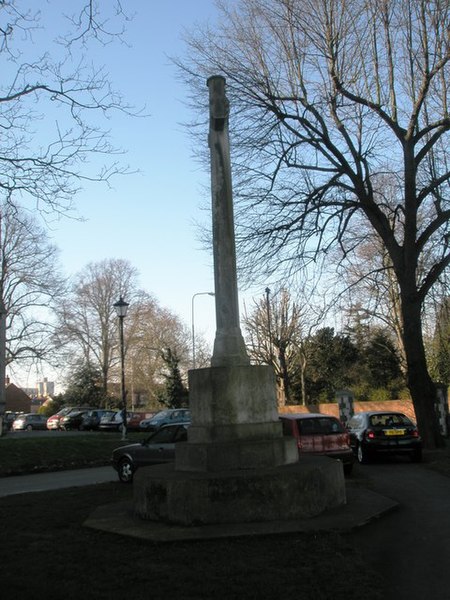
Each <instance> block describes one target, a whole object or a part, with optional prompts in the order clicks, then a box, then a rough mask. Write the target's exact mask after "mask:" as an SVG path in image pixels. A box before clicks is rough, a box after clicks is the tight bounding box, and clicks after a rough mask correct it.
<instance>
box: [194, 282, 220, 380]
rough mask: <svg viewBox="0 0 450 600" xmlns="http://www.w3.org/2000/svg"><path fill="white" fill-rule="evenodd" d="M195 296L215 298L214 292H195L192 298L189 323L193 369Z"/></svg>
mask: <svg viewBox="0 0 450 600" xmlns="http://www.w3.org/2000/svg"><path fill="white" fill-rule="evenodd" d="M196 296H215V294H214V292H197V293H196V294H194V295H193V296H192V309H191V315H192V316H191V323H192V368H193V369H195V330H194V300H195V298H196Z"/></svg>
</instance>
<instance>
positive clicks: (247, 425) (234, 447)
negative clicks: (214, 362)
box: [175, 365, 298, 472]
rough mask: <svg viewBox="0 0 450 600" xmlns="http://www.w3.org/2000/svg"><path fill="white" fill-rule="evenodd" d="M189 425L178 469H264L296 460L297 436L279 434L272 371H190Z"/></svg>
mask: <svg viewBox="0 0 450 600" xmlns="http://www.w3.org/2000/svg"><path fill="white" fill-rule="evenodd" d="M189 389H190V396H191V414H192V425H191V426H190V427H189V430H188V442H187V443H184V444H178V445H177V448H176V453H175V465H176V469H177V470H181V471H211V472H215V471H222V470H234V469H252V468H258V467H259V468H266V467H275V466H279V465H285V464H289V463H294V462H297V460H298V451H297V446H296V443H295V440H294V439H293V438H286V437H284V436H283V434H282V429H281V424H280V422H279V420H278V414H277V409H276V398H275V380H274V374H273V370H272V369H271V368H270V367H267V366H250V365H248V366H238V367H211V368H208V369H197V370H195V371H190V372H189Z"/></svg>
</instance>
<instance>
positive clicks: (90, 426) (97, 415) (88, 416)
mask: <svg viewBox="0 0 450 600" xmlns="http://www.w3.org/2000/svg"><path fill="white" fill-rule="evenodd" d="M114 414H115V411H114V410H106V409H99V408H94V409H92V410H88V411H87V412H85V413H84V414H83V418H82V421H81V429H82V430H84V431H96V430H98V429H99V427H100V421H101V419H102V418H103V417H112V415H114Z"/></svg>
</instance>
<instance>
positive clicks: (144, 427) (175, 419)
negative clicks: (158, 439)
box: [139, 408, 191, 431]
mask: <svg viewBox="0 0 450 600" xmlns="http://www.w3.org/2000/svg"><path fill="white" fill-rule="evenodd" d="M190 422H191V411H190V410H189V409H188V408H168V409H167V410H160V411H159V412H157V413H156V415H153V417H151V418H150V419H144V420H143V421H141V422H140V424H139V429H140V431H156V430H157V429H159V428H160V427H162V426H163V425H169V424H171V423H190Z"/></svg>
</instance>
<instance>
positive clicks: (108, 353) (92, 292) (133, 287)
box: [55, 259, 140, 391]
mask: <svg viewBox="0 0 450 600" xmlns="http://www.w3.org/2000/svg"><path fill="white" fill-rule="evenodd" d="M139 296H140V292H139V291H138V290H137V271H136V269H134V268H133V267H132V266H131V265H130V263H129V262H128V261H126V260H122V259H108V260H103V261H100V262H97V263H90V264H88V265H87V266H86V267H85V269H84V270H83V271H81V272H80V273H79V274H78V275H77V276H76V278H75V281H74V283H73V285H72V289H71V290H70V291H69V293H68V295H67V297H66V298H64V299H63V301H62V302H61V304H60V305H59V307H58V310H57V315H58V327H57V332H56V336H55V341H56V344H57V345H58V347H59V348H60V352H61V354H63V353H64V356H65V359H66V360H67V361H68V364H69V365H70V364H72V365H73V364H74V361H75V362H77V361H80V360H81V362H82V363H83V364H86V365H89V366H91V367H94V368H97V369H99V370H100V371H101V373H102V379H103V387H104V390H105V391H106V390H107V389H108V381H109V373H110V369H111V367H112V366H114V364H116V363H117V361H118V356H119V351H118V344H119V339H118V335H117V318H116V314H115V310H114V303H115V302H117V301H118V300H119V298H121V297H123V298H124V299H125V300H126V301H127V302H128V303H130V305H131V304H133V302H135V301H136V299H137V298H138V297H139ZM129 323H130V321H129V319H128V317H127V319H125V327H126V329H127V328H128V327H129ZM128 338H129V336H128V335H127V336H126V340H128ZM125 346H126V348H125V350H127V346H128V342H127V341H126V342H125Z"/></svg>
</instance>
